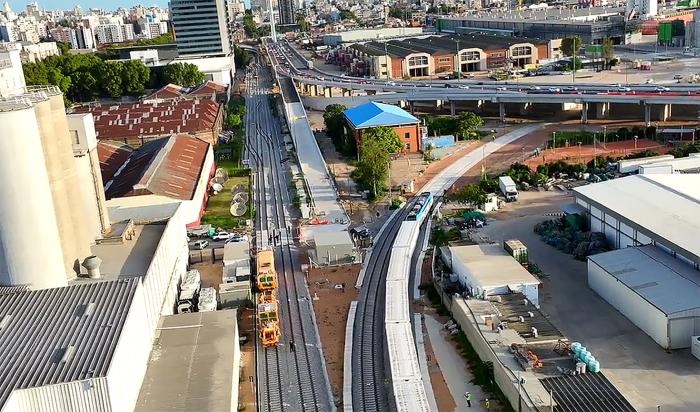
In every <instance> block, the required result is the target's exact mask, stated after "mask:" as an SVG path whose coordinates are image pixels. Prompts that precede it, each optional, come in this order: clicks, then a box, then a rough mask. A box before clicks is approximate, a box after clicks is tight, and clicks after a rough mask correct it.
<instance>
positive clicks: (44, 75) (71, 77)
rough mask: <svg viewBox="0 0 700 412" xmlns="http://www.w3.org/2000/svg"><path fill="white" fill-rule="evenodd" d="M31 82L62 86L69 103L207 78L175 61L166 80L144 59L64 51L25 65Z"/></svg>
mask: <svg viewBox="0 0 700 412" xmlns="http://www.w3.org/2000/svg"><path fill="white" fill-rule="evenodd" d="M22 68H23V70H24V77H25V79H26V81H27V84H28V85H48V84H51V85H54V86H58V87H59V88H60V89H61V91H62V92H63V93H64V94H65V96H66V97H67V100H68V101H67V103H70V102H72V101H78V102H84V101H90V100H93V99H95V98H96V97H113V98H116V97H121V96H125V95H131V96H138V95H141V94H143V93H144V91H145V90H146V88H149V87H160V86H162V84H163V83H174V84H179V85H182V86H195V85H197V84H200V83H202V82H203V81H204V78H205V76H204V74H203V73H202V72H200V71H199V69H198V68H197V66H195V65H193V64H188V63H184V64H183V63H175V64H171V65H169V66H167V67H166V68H165V70H164V72H163V75H162V80H161V81H156V80H154V79H152V77H153V76H152V73H151V69H150V68H148V67H146V66H145V65H144V64H143V63H142V62H141V61H138V60H128V61H105V60H102V59H101V58H100V57H98V56H97V55H94V54H75V55H74V54H63V55H60V56H49V57H47V58H46V59H44V60H42V61H40V62H36V63H27V64H24V65H22Z"/></svg>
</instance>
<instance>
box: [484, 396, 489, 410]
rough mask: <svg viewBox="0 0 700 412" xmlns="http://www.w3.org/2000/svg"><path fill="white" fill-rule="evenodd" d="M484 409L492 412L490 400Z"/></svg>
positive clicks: (487, 400) (486, 401) (485, 403)
mask: <svg viewBox="0 0 700 412" xmlns="http://www.w3.org/2000/svg"><path fill="white" fill-rule="evenodd" d="M484 407H485V408H486V410H487V411H490V410H491V402H490V401H489V399H488V398H486V400H485V401H484Z"/></svg>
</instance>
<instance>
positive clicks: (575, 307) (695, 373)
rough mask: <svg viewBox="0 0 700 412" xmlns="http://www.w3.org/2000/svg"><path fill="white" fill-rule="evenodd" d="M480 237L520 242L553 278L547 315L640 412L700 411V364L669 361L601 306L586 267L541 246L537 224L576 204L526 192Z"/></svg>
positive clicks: (544, 297)
mask: <svg viewBox="0 0 700 412" xmlns="http://www.w3.org/2000/svg"><path fill="white" fill-rule="evenodd" d="M521 199H522V200H521V201H519V202H518V203H515V204H509V205H508V206H507V208H508V209H509V210H508V211H505V212H498V213H497V214H495V215H494V214H491V215H489V216H490V217H493V216H496V219H495V220H490V222H489V225H488V226H486V227H484V228H483V229H481V230H480V232H479V235H480V236H481V237H482V239H483V240H491V241H494V242H498V243H502V241H503V240H504V239H511V238H516V239H519V240H521V241H522V242H523V243H524V244H525V245H526V246H527V248H528V252H529V256H530V260H531V261H532V262H534V263H536V264H537V265H539V267H540V268H541V269H542V271H543V272H544V273H545V275H546V276H547V277H546V278H544V279H542V281H543V285H542V289H541V291H540V303H541V305H542V311H543V312H544V313H545V314H546V315H548V316H549V318H550V320H551V321H552V323H553V324H554V325H555V326H556V327H557V328H559V330H561V331H562V332H563V333H564V335H565V336H567V337H568V338H569V340H570V341H578V342H581V343H582V344H583V345H585V346H586V347H587V348H588V350H590V351H591V353H592V354H593V355H594V356H595V357H596V359H598V360H599V361H600V364H601V369H602V370H603V371H604V372H605V375H606V376H607V377H608V379H610V381H611V382H613V384H614V385H615V386H616V387H617V388H618V389H619V390H620V392H622V394H623V395H624V396H625V397H626V398H627V399H628V401H629V402H630V403H632V405H633V406H634V407H635V408H637V409H638V410H639V411H640V412H652V411H657V406H660V407H661V411H663V412H668V411H671V412H681V411H699V410H700V398H699V397H698V396H697V393H696V391H697V389H698V388H700V361H698V360H697V359H695V358H694V357H693V356H692V355H691V354H690V350H689V349H684V350H678V351H673V352H672V353H667V352H666V351H664V350H663V349H662V348H661V347H660V346H658V345H657V344H656V343H655V342H654V341H653V340H652V339H651V338H649V337H648V336H647V335H646V334H645V333H644V332H642V331H641V330H640V329H638V328H637V327H636V326H635V325H634V324H632V323H631V322H630V321H629V320H627V318H625V317H624V316H623V315H622V314H620V313H619V312H617V311H616V310H615V309H614V308H613V307H612V306H610V305H609V304H608V303H607V302H605V301H604V300H603V299H602V298H600V297H599V296H598V295H597V294H596V293H595V292H594V291H592V290H591V289H590V288H589V287H588V284H587V268H586V263H585V262H581V261H577V260H575V259H574V258H573V257H572V256H570V255H566V254H564V253H562V252H560V251H558V250H557V249H555V248H553V247H551V246H549V245H547V244H545V243H544V242H542V241H540V239H539V237H538V236H537V235H536V234H535V233H534V232H533V227H534V225H535V224H536V223H538V222H540V221H543V220H546V219H551V218H552V217H549V216H544V214H545V213H548V212H559V206H560V205H561V204H563V203H569V202H571V199H572V198H571V197H570V196H567V195H564V194H559V195H556V194H552V193H551V192H546V193H543V194H540V193H537V192H524V193H522V195H521Z"/></svg>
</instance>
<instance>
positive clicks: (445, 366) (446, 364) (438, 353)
mask: <svg viewBox="0 0 700 412" xmlns="http://www.w3.org/2000/svg"><path fill="white" fill-rule="evenodd" d="M425 326H426V329H427V330H428V336H429V338H430V345H431V346H432V348H433V352H434V353H435V357H436V358H437V362H438V365H439V366H440V371H441V372H442V376H443V377H444V378H445V382H447V386H448V387H449V389H450V394H451V395H452V398H453V399H454V401H455V404H456V405H457V408H456V410H457V411H464V412H472V411H486V409H485V408H484V407H483V404H480V401H481V400H482V399H485V398H486V396H485V395H484V393H483V392H482V390H481V387H479V386H477V385H474V384H473V383H471V382H470V381H471V380H472V378H473V376H472V374H471V372H470V371H469V370H468V369H467V361H466V360H465V359H464V358H462V356H461V355H460V354H459V353H458V352H457V350H456V348H455V346H454V345H453V344H452V343H451V342H449V341H448V340H447V339H449V335H448V334H447V333H446V332H445V330H444V329H443V327H442V323H440V322H438V321H437V320H436V319H435V318H434V317H432V316H430V315H428V314H426V315H425ZM467 391H469V392H471V395H472V406H471V408H469V407H467V401H466V400H465V399H464V393H465V392H467ZM491 408H492V410H493V404H492V405H491Z"/></svg>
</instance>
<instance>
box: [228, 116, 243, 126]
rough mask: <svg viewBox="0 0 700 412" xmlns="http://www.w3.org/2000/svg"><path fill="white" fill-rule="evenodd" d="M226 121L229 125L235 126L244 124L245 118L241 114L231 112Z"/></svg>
mask: <svg viewBox="0 0 700 412" xmlns="http://www.w3.org/2000/svg"><path fill="white" fill-rule="evenodd" d="M226 123H227V124H228V127H230V128H234V127H239V126H240V125H241V124H243V120H242V119H241V116H240V115H239V114H237V113H229V115H228V116H227V117H226Z"/></svg>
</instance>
